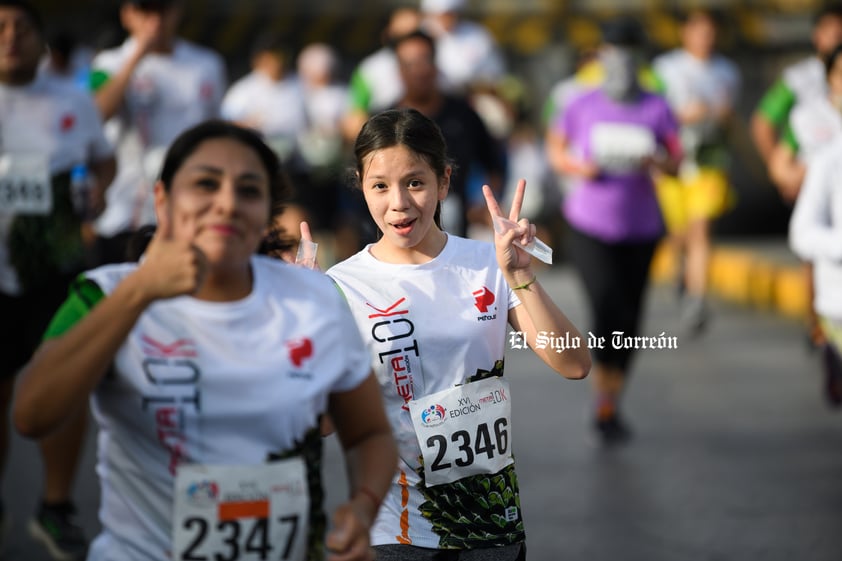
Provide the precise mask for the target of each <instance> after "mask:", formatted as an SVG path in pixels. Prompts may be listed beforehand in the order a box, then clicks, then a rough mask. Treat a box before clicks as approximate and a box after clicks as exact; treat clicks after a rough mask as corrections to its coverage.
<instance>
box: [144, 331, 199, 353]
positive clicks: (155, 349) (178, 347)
mask: <svg viewBox="0 0 842 561" xmlns="http://www.w3.org/2000/svg"><path fill="white" fill-rule="evenodd" d="M140 339H141V341H143V352H144V353H145V354H146V355H147V356H152V357H157V358H175V357H186V358H194V357H195V356H196V349H195V347H194V345H195V344H196V343H194V342H193V341H192V340H190V339H179V340H178V341H176V342H175V343H171V344H169V345H168V344H166V343H161V342H160V341H156V340H155V339H153V338H152V337H149V336H148V335H142V336H141V338H140Z"/></svg>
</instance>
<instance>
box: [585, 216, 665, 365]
mask: <svg viewBox="0 0 842 561" xmlns="http://www.w3.org/2000/svg"><path fill="white" fill-rule="evenodd" d="M656 244H657V240H648V241H640V242H619V243H608V242H604V241H601V240H598V239H596V238H593V237H591V236H589V235H587V234H584V233H582V232H580V231H578V230H573V229H571V230H570V244H569V249H570V258H571V260H572V262H573V264H574V266H575V267H576V268H577V269H578V271H579V274H580V275H581V277H582V282H583V284H584V287H585V292H586V293H587V296H588V301H589V304H590V312H591V322H592V323H593V329H592V332H593V334H594V335H596V336H597V337H603V338H604V344H603V346H602V348H598V347H597V346H596V345H593V346H591V353H593V356H594V359H595V360H596V361H597V362H599V363H600V364H603V365H606V366H613V367H618V368H620V369H621V370H622V371H623V372H625V371H626V370H627V368H628V364H629V361H630V360H631V355H632V349H625V348H620V349H615V348H613V346H612V345H611V338H612V336H613V334H614V332H616V331H622V332H623V336H624V337H634V336H635V335H637V334H638V330H639V328H640V314H641V310H642V307H643V301H644V293H645V291H646V284H647V280H648V279H649V265H650V264H651V262H652V255H653V254H654V253H655V246H656Z"/></svg>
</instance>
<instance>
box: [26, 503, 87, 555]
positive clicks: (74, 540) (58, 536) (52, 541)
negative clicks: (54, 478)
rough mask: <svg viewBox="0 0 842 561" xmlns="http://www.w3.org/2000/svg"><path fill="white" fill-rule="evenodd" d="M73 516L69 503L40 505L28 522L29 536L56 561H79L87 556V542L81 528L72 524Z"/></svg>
mask: <svg viewBox="0 0 842 561" xmlns="http://www.w3.org/2000/svg"><path fill="white" fill-rule="evenodd" d="M75 514H76V507H75V506H74V505H73V503H71V502H66V503H62V504H58V505H47V504H45V503H41V506H40V507H39V509H38V514H37V516H36V517H35V518H33V519H32V520H30V521H29V535H30V536H32V537H33V538H34V539H35V540H37V541H39V542H41V543H42V544H44V546H45V547H46V548H47V551H48V552H49V553H50V557H52V558H53V559H55V560H56V561H79V560H82V559H84V558H85V557H86V556H87V553H88V541H87V540H86V539H85V534H84V533H83V532H82V528H81V527H79V526H78V525H76V524H75V523H74V522H73V516H74V515H75Z"/></svg>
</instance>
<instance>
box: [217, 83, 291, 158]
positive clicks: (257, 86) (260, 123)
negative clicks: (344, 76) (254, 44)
mask: <svg viewBox="0 0 842 561" xmlns="http://www.w3.org/2000/svg"><path fill="white" fill-rule="evenodd" d="M222 116H223V117H224V118H225V119H229V120H231V121H237V122H240V123H244V124H246V125H248V126H251V127H254V128H256V129H258V130H259V131H260V132H262V133H263V134H264V135H266V138H267V139H268V141H269V143H270V144H271V145H272V146H273V148H274V149H275V150H276V151H277V152H278V154H279V155H280V156H281V157H282V158H283V159H286V158H287V157H288V156H289V155H290V154H291V153H292V151H293V150H294V149H295V146H296V142H297V137H298V135H299V134H300V133H301V132H303V131H304V130H305V129H306V128H307V113H306V106H305V101H304V91H303V89H302V88H301V84H300V83H299V81H298V79H296V78H291V77H288V78H284V79H282V80H279V81H275V80H272V79H271V78H269V77H268V76H266V75H265V74H262V73H260V72H252V73H251V74H248V75H246V76H245V77H243V78H241V79H240V80H238V81H237V82H235V83H234V84H233V85H232V86H231V88H230V89H229V90H228V93H226V94H225V98H224V99H223V100H222Z"/></svg>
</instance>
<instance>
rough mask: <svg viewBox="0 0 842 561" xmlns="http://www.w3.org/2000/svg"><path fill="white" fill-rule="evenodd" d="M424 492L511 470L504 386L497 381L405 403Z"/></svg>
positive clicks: (509, 408)
mask: <svg viewBox="0 0 842 561" xmlns="http://www.w3.org/2000/svg"><path fill="white" fill-rule="evenodd" d="M409 409H410V414H411V416H412V424H413V428H414V429H415V435H416V437H417V438H418V445H419V446H420V447H421V454H422V455H423V457H424V475H425V482H426V484H427V486H433V485H441V484H442V483H452V482H454V481H457V480H459V479H462V478H463V477H468V476H470V475H477V474H481V473H497V472H498V471H500V470H501V469H503V468H504V467H506V466H507V465H509V464H511V463H512V462H513V461H514V459H513V458H512V452H511V446H510V445H509V440H510V435H511V424H512V423H511V412H512V406H511V402H510V401H509V381H508V380H505V379H504V378H503V377H501V376H496V377H493V378H487V379H485V380H480V381H477V382H472V383H470V384H465V385H464V386H457V387H455V388H451V389H448V390H444V391H441V392H438V393H434V394H432V395H428V396H425V397H423V398H421V399H417V400H414V401H411V402H410V403H409Z"/></svg>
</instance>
